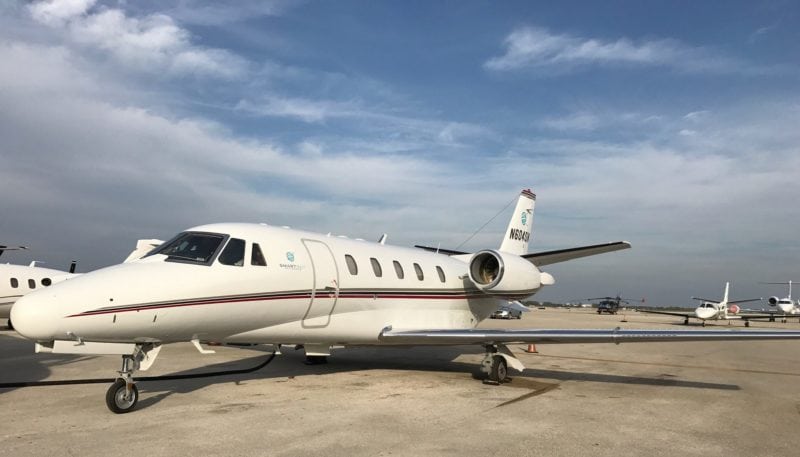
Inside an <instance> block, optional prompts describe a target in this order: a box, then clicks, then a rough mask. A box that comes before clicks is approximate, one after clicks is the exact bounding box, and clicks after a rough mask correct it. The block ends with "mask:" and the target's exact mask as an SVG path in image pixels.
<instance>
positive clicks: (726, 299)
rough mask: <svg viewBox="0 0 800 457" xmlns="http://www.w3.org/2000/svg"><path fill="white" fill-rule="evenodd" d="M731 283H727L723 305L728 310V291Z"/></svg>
mask: <svg viewBox="0 0 800 457" xmlns="http://www.w3.org/2000/svg"><path fill="white" fill-rule="evenodd" d="M730 286H731V283H729V282H726V283H725V295H723V297H722V304H723V305H724V306H725V307H726V308H727V307H728V289H729V288H730Z"/></svg>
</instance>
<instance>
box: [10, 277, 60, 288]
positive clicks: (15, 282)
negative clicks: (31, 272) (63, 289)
mask: <svg viewBox="0 0 800 457" xmlns="http://www.w3.org/2000/svg"><path fill="white" fill-rule="evenodd" d="M50 284H53V281H51V280H50V278H42V285H43V286H44V287H47V286H49V285H50ZM18 287H19V280H18V279H17V278H11V288H12V289H16V288H18ZM28 288H29V289H35V288H36V280H35V279H29V280H28Z"/></svg>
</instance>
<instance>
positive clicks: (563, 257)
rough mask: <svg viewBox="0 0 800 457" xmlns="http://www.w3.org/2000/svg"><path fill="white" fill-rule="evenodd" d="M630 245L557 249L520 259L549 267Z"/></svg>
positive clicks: (609, 244)
mask: <svg viewBox="0 0 800 457" xmlns="http://www.w3.org/2000/svg"><path fill="white" fill-rule="evenodd" d="M630 247H631V244H630V243H629V242H627V241H615V242H613V243H603V244H595V245H592V246H580V247H577V248H569V249H558V250H555V251H544V252H535V253H533V254H525V255H523V256H522V257H523V258H525V259H527V260H528V261H529V262H532V263H533V264H534V265H536V266H537V267H541V266H543V265H550V264H553V263H559V262H565V261H567V260H572V259H578V258H581V257H588V256H591V255H597V254H603V253H606V252H614V251H619V250H621V249H628V248H630Z"/></svg>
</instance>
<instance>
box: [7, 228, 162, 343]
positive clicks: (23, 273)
mask: <svg viewBox="0 0 800 457" xmlns="http://www.w3.org/2000/svg"><path fill="white" fill-rule="evenodd" d="M161 243H163V241H161V240H139V241H138V242H137V243H136V248H135V249H134V250H133V251H132V252H131V253H130V254H129V255H128V257H127V258H126V259H125V262H130V261H132V260H136V259H138V258H141V257H142V256H144V255H145V254H147V253H148V252H150V251H151V250H152V249H153V248H154V247H156V246H158V245H159V244H161ZM24 249H28V248H27V247H26V246H17V247H8V246H2V245H0V255H2V254H3V251H16V250H24ZM75 265H76V264H75V262H74V261H73V262H72V263H71V264H70V267H69V271H61V270H54V269H51V268H42V267H39V266H38V265H37V264H36V261H33V262H31V263H30V265H13V264H3V265H0V319H7V325H8V328H9V329H11V330H14V324H13V321H12V319H11V306H12V305H13V304H14V302H16V301H17V300H18V299H19V298H20V297H22V296H23V295H25V294H28V293H30V292H33V291H34V290H36V289H40V288H42V287H49V286H51V285H53V284H55V283H58V282H61V281H64V280H66V279H69V278H72V277H74V276H76V274H75Z"/></svg>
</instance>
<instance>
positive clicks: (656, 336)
mask: <svg viewBox="0 0 800 457" xmlns="http://www.w3.org/2000/svg"><path fill="white" fill-rule="evenodd" d="M379 339H380V341H381V342H384V343H394V344H408V345H462V344H510V343H617V344H619V343H623V342H625V343H644V342H656V341H662V342H664V341H675V342H677V341H709V340H716V341H735V340H787V339H800V331H788V330H786V331H779V330H751V331H744V330H634V329H621V328H619V327H617V328H615V329H611V330H606V329H591V330H587V329H547V330H536V329H529V330H495V329H463V330H396V331H395V330H392V329H391V328H390V327H387V328H385V329H383V331H382V332H381V334H380V336H379Z"/></svg>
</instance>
